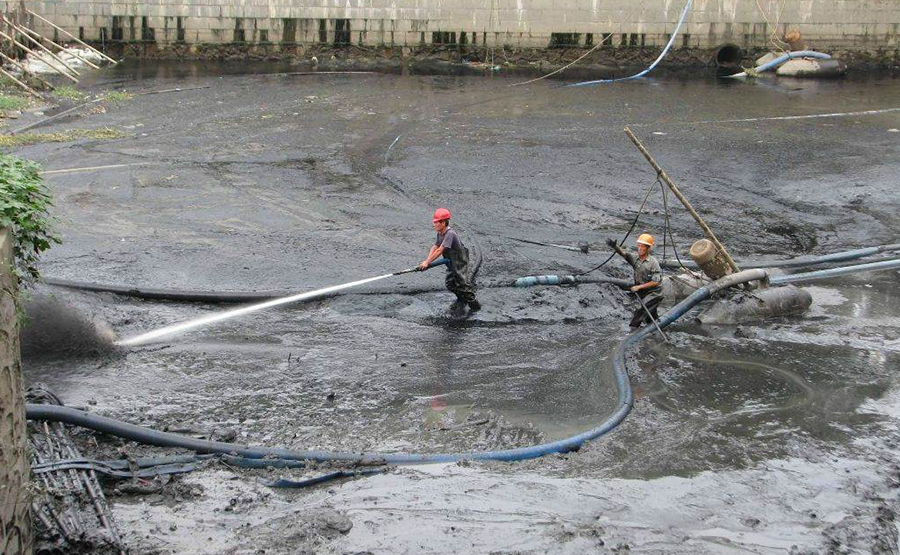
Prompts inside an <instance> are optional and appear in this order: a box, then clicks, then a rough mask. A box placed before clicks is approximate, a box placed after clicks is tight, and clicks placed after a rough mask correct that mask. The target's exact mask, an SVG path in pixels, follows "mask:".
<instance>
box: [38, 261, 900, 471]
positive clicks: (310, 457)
mask: <svg viewBox="0 0 900 555" xmlns="http://www.w3.org/2000/svg"><path fill="white" fill-rule="evenodd" d="M898 268H900V260H890V261H882V262H874V263H870V264H859V265H856V266H848V267H844V268H832V269H828V270H819V271H815V272H808V273H806V274H799V275H793V276H779V277H776V278H773V279H772V280H771V282H772V283H782V282H785V283H786V282H789V281H807V280H811V279H824V278H829V277H833V276H836V275H845V274H849V273H855V272H862V271H872V270H890V269H898ZM767 276H768V274H767V272H766V271H765V270H762V269H755V270H745V271H743V272H738V273H735V274H731V275H728V276H725V277H724V278H721V279H719V280H717V281H715V282H713V283H710V284H708V285H705V286H703V287H701V288H699V289H697V290H696V291H695V292H694V293H693V294H691V295H690V296H689V297H688V298H686V299H685V300H683V301H681V302H680V303H678V304H677V305H675V306H674V307H672V308H671V309H670V310H669V311H668V312H666V313H665V314H664V315H663V316H662V317H661V318H660V319H659V321H658V324H659V327H660V329H662V328H665V327H667V326H669V325H670V324H672V323H673V322H675V321H676V320H678V319H679V318H681V317H682V316H683V315H684V314H686V313H687V312H688V311H689V310H691V309H692V308H693V307H695V306H697V305H698V304H699V303H701V302H702V301H704V300H706V299H708V298H710V297H711V296H712V295H714V294H716V293H717V292H719V291H722V290H724V289H726V288H729V287H733V286H735V285H738V284H741V283H747V282H750V281H755V280H763V279H766V278H767ZM655 329H656V328H655V327H654V326H650V325H648V326H646V327H644V328H642V329H641V330H639V331H637V332H635V333H633V334H631V335H629V336H628V337H626V338H625V339H624V340H622V341H621V342H620V343H619V344H618V345H617V346H616V349H615V351H614V353H613V357H612V368H613V374H614V377H615V380H616V387H617V391H618V400H617V404H616V408H615V410H614V411H613V413H612V414H611V415H610V416H609V417H607V419H606V420H604V421H603V422H602V423H600V424H599V425H598V426H596V427H595V428H592V429H590V430H587V431H585V432H582V433H580V434H576V435H574V436H571V437H568V438H565V439H561V440H558V441H553V442H548V443H542V444H539V445H533V446H530V447H521V448H516V449H504V450H496V451H469V452H461V453H436V454H419V453H364V452H331V451H293V450H289V449H283V448H272V447H250V446H246V445H239V444H233V443H224V442H217V441H209V440H202V439H195V438H190V437H185V436H181V435H178V434H174V433H169V432H160V431H157V430H152V429H149V428H144V427H141V426H135V425H133V424H128V423H125V422H120V421H117V420H113V419H111V418H106V417H103V416H99V415H93V414H88V413H86V412H84V411H81V410H77V409H74V408H69V407H63V406H56V405H39V404H28V405H26V415H27V417H28V419H30V420H45V421H55V422H63V423H66V424H71V425H75V426H81V427H84V428H89V429H92V430H95V431H98V432H101V433H105V434H109V435H113V436H117V437H121V438H124V439H128V440H132V441H137V442H139V443H145V444H149V445H157V446H161V447H176V448H184V449H188V450H191V451H195V452H197V453H218V454H225V455H229V456H233V457H239V458H241V459H248V460H262V461H263V464H264V465H265V466H273V465H275V463H274V462H273V461H319V462H333V461H337V462H343V463H350V464H355V465H366V466H371V465H384V464H425V463H440V462H454V461H459V460H501V461H517V460H524V459H531V458H536V457H541V456H544V455H548V454H552V453H565V452H569V451H573V450H577V449H579V448H580V447H581V446H582V445H584V443H585V442H587V441H590V440H592V439H596V438H599V437H601V436H603V435H605V434H607V433H609V432H610V431H612V430H613V429H615V428H616V427H617V426H618V425H619V424H620V423H621V422H622V421H623V420H624V419H625V417H626V416H627V415H628V413H629V412H630V411H631V408H632V405H633V402H634V401H633V396H632V391H631V384H630V382H629V380H628V372H627V369H626V353H627V352H628V350H629V349H630V348H631V347H632V346H634V345H635V344H636V343H637V342H639V341H641V340H642V339H644V338H646V337H647V336H648V335H650V334H652V333H653V332H654V330H655ZM346 475H349V474H347V471H344V470H341V471H337V472H333V473H331V474H329V475H326V476H332V477H334V478H337V477H342V476H346ZM321 479H323V477H317V478H314V479H313V481H314V482H313V483H319V480H321Z"/></svg>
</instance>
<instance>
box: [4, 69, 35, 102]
mask: <svg viewBox="0 0 900 555" xmlns="http://www.w3.org/2000/svg"><path fill="white" fill-rule="evenodd" d="M0 73H2V74H3V75H5V76H6V77H9V78H10V79H12V80H13V81H15V83H16V84H17V85H19V86H20V87H22V88H23V89H25V90H26V91H28V92H29V93H30V94H31V95H32V96H34V97H35V98H40V99H41V100H44V97H42V96H41V95H39V94H38V93H36V92H35V91H34V89H32V88H31V87H29V86H28V85H26V84H25V83H23V82H21V81H19V80H18V79H16V78H15V76H14V75H13V74H12V73H10V72H8V71H6V70H5V69H3V68H2V67H0Z"/></svg>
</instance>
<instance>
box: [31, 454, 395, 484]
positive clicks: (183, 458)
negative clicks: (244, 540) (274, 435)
mask: <svg viewBox="0 0 900 555" xmlns="http://www.w3.org/2000/svg"><path fill="white" fill-rule="evenodd" d="M212 462H222V463H224V464H226V465H227V466H233V467H238V468H251V469H278V468H281V469H283V468H305V467H306V466H307V462H306V461H299V460H283V459H248V458H244V457H234V456H230V455H218V454H216V455H176V456H171V457H139V458H137V459H134V460H114V461H100V460H95V459H67V460H61V461H51V462H45V463H40V464H35V465H32V467H31V470H32V472H34V473H35V474H43V473H46V472H61V471H65V470H91V471H93V472H96V473H98V474H102V475H103V476H106V477H109V478H114V479H118V480H126V479H129V480H130V479H135V478H140V479H148V478H156V477H159V476H169V475H172V474H186V473H188V472H193V471H195V470H199V469H200V468H202V467H203V466H204V465H207V464H209V463H212ZM383 472H384V468H383V467H379V468H357V469H341V470H336V471H333V472H329V473H326V474H321V475H319V476H313V477H311V478H304V479H303V480H286V479H278V480H274V481H270V482H267V483H266V485H267V486H269V487H272V488H304V487H309V486H314V485H317V484H321V483H324V482H329V481H332V480H338V479H341V478H355V477H359V476H368V475H372V474H381V473H383Z"/></svg>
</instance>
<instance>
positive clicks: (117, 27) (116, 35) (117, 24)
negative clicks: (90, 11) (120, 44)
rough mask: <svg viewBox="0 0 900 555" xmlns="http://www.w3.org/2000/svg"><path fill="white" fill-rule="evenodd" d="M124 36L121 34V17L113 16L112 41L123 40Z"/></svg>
mask: <svg viewBox="0 0 900 555" xmlns="http://www.w3.org/2000/svg"><path fill="white" fill-rule="evenodd" d="M124 39H125V35H124V34H123V33H122V17H121V16H118V15H114V16H113V18H112V40H124Z"/></svg>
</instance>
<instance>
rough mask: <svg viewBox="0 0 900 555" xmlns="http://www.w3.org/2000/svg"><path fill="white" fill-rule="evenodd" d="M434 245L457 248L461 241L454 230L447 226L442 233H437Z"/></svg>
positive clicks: (460, 246) (447, 248)
mask: <svg viewBox="0 0 900 555" xmlns="http://www.w3.org/2000/svg"><path fill="white" fill-rule="evenodd" d="M434 246H436V247H444V250H457V249H461V248H462V241H460V240H459V235H457V234H456V230H454V229H452V228H449V227H448V228H447V230H446V231H444V232H443V233H438V234H437V239H436V240H435V241H434Z"/></svg>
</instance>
